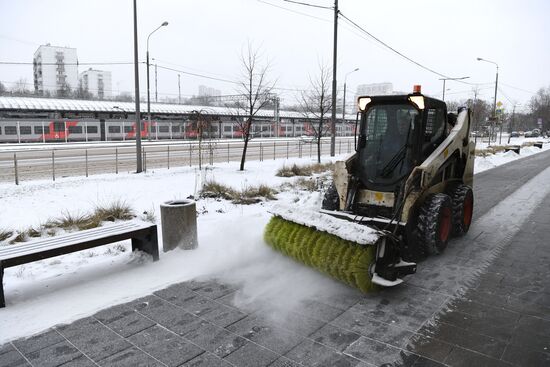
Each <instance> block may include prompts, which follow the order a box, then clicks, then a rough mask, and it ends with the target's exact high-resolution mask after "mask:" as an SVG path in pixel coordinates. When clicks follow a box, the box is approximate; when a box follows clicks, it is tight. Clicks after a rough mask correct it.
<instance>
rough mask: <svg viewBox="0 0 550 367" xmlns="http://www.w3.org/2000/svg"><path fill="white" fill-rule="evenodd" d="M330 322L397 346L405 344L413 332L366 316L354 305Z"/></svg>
mask: <svg viewBox="0 0 550 367" xmlns="http://www.w3.org/2000/svg"><path fill="white" fill-rule="evenodd" d="M332 324H333V325H335V326H338V327H340V328H342V329H346V330H350V331H353V332H356V333H358V334H361V335H363V336H366V337H368V338H371V339H375V340H379V341H381V342H384V343H388V344H391V345H393V346H395V347H398V348H401V347H403V346H404V345H406V344H407V343H408V341H409V339H410V337H411V336H412V335H413V334H414V333H413V332H412V331H410V330H406V329H403V328H401V327H398V326H396V325H392V324H387V323H384V322H380V321H377V320H375V319H373V318H370V317H367V316H365V315H364V313H363V312H362V311H361V310H360V309H358V308H357V307H355V306H354V307H352V308H350V309H349V310H347V311H346V312H344V313H343V314H342V315H340V316H339V317H338V318H336V319H335V320H334V321H333V322H332Z"/></svg>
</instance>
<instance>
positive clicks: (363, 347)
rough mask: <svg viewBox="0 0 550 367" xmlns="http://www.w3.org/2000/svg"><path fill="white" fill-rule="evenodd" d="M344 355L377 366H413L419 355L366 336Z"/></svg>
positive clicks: (351, 346) (350, 346)
mask: <svg viewBox="0 0 550 367" xmlns="http://www.w3.org/2000/svg"><path fill="white" fill-rule="evenodd" d="M344 353H345V354H347V355H351V356H353V357H355V358H357V359H359V360H361V361H364V362H367V363H370V364H372V365H375V366H381V365H385V364H413V363H414V362H415V361H416V359H418V356H417V355H414V354H413V353H409V352H406V351H404V350H402V349H399V348H395V347H392V346H391V345H388V344H385V343H381V342H379V341H376V340H374V339H369V338H366V337H364V336H362V337H360V338H359V339H357V340H356V341H355V342H353V343H352V344H351V345H349V346H348V347H347V348H346V349H345V350H344Z"/></svg>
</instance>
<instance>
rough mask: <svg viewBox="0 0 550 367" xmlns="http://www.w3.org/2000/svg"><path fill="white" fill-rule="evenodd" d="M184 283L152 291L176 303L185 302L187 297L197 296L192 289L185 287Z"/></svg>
mask: <svg viewBox="0 0 550 367" xmlns="http://www.w3.org/2000/svg"><path fill="white" fill-rule="evenodd" d="M185 284H186V283H179V284H173V285H171V286H169V287H168V288H164V289H161V290H159V291H156V292H153V294H154V295H156V296H157V297H160V298H162V299H165V300H167V301H169V302H172V303H175V304H178V305H179V304H181V303H185V302H186V301H187V300H188V299H189V298H193V297H197V296H199V294H198V293H195V292H193V290H191V289H190V288H188V287H186V286H185Z"/></svg>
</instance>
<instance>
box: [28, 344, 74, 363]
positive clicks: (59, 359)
mask: <svg viewBox="0 0 550 367" xmlns="http://www.w3.org/2000/svg"><path fill="white" fill-rule="evenodd" d="M82 355H83V354H82V352H80V351H79V350H78V349H77V348H76V347H75V346H73V345H72V344H70V343H69V342H67V341H62V342H59V343H57V344H53V345H50V346H49V347H46V348H43V349H40V350H37V351H34V352H32V353H29V354H27V355H26V357H27V359H28V360H29V361H30V362H31V364H32V365H37V366H41V367H55V366H60V365H62V364H64V363H67V362H70V361H72V360H74V359H77V358H79V357H82Z"/></svg>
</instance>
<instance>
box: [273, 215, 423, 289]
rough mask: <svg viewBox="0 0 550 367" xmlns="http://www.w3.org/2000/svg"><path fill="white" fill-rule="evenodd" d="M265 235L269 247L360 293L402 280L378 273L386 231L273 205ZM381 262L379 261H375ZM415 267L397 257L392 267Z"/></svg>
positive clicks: (384, 246)
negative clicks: (358, 290)
mask: <svg viewBox="0 0 550 367" xmlns="http://www.w3.org/2000/svg"><path fill="white" fill-rule="evenodd" d="M271 212H272V214H274V216H273V217H272V218H271V220H270V221H269V223H268V225H267V227H266V229H265V234H264V238H265V241H266V242H267V244H268V245H269V246H271V247H272V248H273V249H275V250H277V251H279V252H281V253H282V254H284V255H286V256H288V257H291V258H293V259H294V260H296V261H298V262H301V263H303V264H305V265H308V266H310V267H312V268H315V269H317V270H319V271H320V272H322V273H325V274H328V275H329V276H331V277H333V278H336V279H338V280H340V281H342V282H344V283H347V284H349V285H350V286H353V287H356V288H359V289H360V290H361V291H363V292H372V291H373V290H375V289H376V288H377V285H382V286H393V285H397V284H399V283H401V282H402V280H401V279H398V278H395V279H390V280H388V279H387V278H383V277H381V276H380V275H379V274H377V266H378V267H380V266H379V265H383V263H384V260H385V258H384V252H385V253H390V251H385V249H386V245H385V244H386V239H387V238H386V237H387V236H386V234H385V233H384V232H382V231H378V230H376V229H373V228H371V227H368V226H365V225H361V224H358V223H354V222H350V221H346V220H343V219H339V218H335V217H333V216H330V215H328V214H324V213H320V212H315V211H308V210H300V211H299V213H297V212H296V213H295V212H294V211H293V210H292V209H291V208H284V207H275V208H274V209H272V210H271ZM377 262H378V263H380V264H377ZM395 265H398V266H413V265H414V266H415V265H416V264H412V263H406V262H404V261H402V260H401V259H399V261H398V263H397V264H392V266H395Z"/></svg>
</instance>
